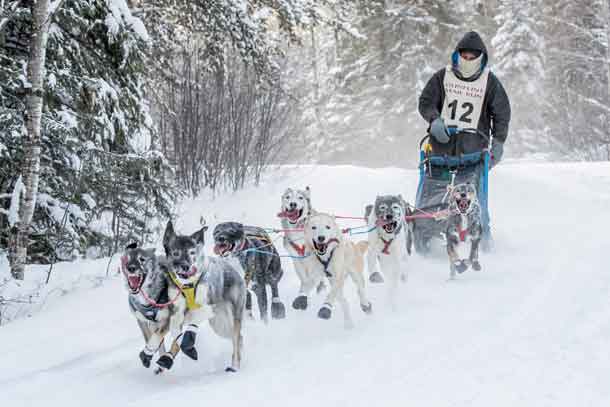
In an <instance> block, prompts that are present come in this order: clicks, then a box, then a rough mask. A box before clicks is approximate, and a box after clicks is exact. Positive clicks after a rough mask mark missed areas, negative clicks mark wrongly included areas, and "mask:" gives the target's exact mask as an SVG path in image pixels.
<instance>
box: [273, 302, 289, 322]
mask: <svg viewBox="0 0 610 407" xmlns="http://www.w3.org/2000/svg"><path fill="white" fill-rule="evenodd" d="M271 318H273V319H284V318H286V307H284V304H283V303H282V301H280V299H279V298H274V299H273V300H272V301H271Z"/></svg>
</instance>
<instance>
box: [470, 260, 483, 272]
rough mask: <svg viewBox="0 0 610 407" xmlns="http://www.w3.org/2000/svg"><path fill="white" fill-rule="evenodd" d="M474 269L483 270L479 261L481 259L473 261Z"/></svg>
mask: <svg viewBox="0 0 610 407" xmlns="http://www.w3.org/2000/svg"><path fill="white" fill-rule="evenodd" d="M472 269H473V270H474V271H481V263H479V261H478V260H474V261H473V262H472Z"/></svg>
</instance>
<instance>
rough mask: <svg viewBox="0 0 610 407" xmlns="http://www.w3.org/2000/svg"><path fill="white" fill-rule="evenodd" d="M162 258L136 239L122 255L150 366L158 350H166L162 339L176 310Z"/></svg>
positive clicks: (142, 354) (145, 360)
mask: <svg viewBox="0 0 610 407" xmlns="http://www.w3.org/2000/svg"><path fill="white" fill-rule="evenodd" d="M159 260H160V259H159V258H157V256H155V250H154V249H147V250H145V249H142V248H139V247H138V245H137V244H136V243H132V244H130V245H129V246H127V248H126V249H125V251H124V253H123V255H122V256H121V272H122V274H123V276H124V277H125V283H126V286H127V290H128V292H129V295H128V300H129V309H130V311H131V313H132V314H133V315H134V316H135V317H136V320H137V321H138V326H139V327H140V330H141V331H142V336H144V342H145V345H144V349H142V351H141V352H140V360H141V361H142V364H143V365H144V367H147V368H148V367H150V362H151V360H152V358H153V356H154V355H155V353H157V351H159V352H160V353H161V355H163V354H165V345H164V342H163V340H164V338H165V335H166V334H167V332H168V331H169V324H170V317H171V313H172V311H173V310H172V307H171V306H170V303H169V298H168V285H169V281H168V279H167V275H166V274H165V272H164V270H163V267H162V261H161V262H160V261H159ZM161 260H162V259H161Z"/></svg>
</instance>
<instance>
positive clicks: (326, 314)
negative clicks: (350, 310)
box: [318, 305, 332, 319]
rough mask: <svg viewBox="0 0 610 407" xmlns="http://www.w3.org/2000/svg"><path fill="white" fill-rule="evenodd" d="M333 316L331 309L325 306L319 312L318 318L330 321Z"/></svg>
mask: <svg viewBox="0 0 610 407" xmlns="http://www.w3.org/2000/svg"><path fill="white" fill-rule="evenodd" d="M331 314H332V311H331V309H330V308H329V307H328V306H326V305H324V306H322V308H320V310H319V311H318V318H320V319H330V316H331Z"/></svg>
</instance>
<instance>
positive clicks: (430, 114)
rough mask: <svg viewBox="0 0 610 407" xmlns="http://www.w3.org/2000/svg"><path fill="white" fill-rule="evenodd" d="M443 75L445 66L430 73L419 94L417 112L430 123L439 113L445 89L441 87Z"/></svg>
mask: <svg viewBox="0 0 610 407" xmlns="http://www.w3.org/2000/svg"><path fill="white" fill-rule="evenodd" d="M444 77H445V68H443V69H441V70H440V71H437V72H436V73H435V74H434V75H432V78H430V80H429V81H428V83H427V84H426V86H425V87H424V90H423V91H422V93H421V95H420V96H419V114H421V116H422V117H423V118H424V120H426V121H427V122H428V123H431V122H432V121H433V120H434V119H436V118H437V117H440V115H441V111H442V109H443V99H444V98H445V91H444V89H443V79H444Z"/></svg>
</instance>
